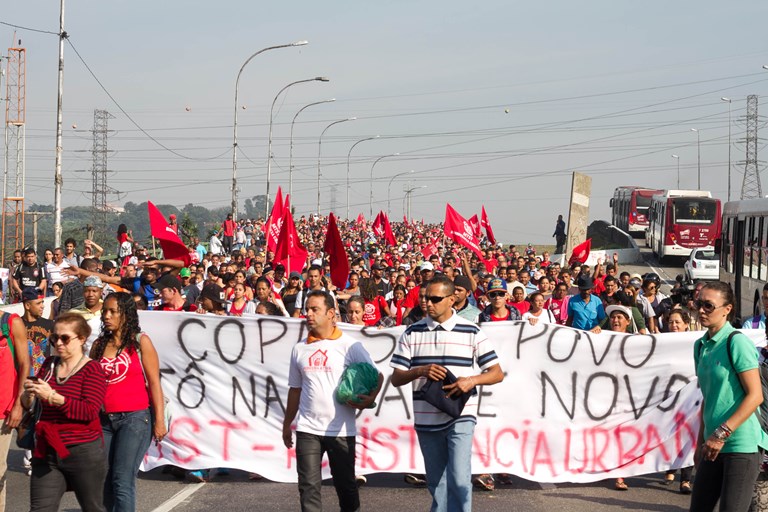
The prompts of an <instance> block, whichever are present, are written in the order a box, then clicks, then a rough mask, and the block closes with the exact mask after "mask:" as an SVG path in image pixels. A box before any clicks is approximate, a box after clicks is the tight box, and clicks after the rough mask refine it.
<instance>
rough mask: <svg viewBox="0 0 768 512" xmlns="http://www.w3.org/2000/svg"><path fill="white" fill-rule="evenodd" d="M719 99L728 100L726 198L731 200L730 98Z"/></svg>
mask: <svg viewBox="0 0 768 512" xmlns="http://www.w3.org/2000/svg"><path fill="white" fill-rule="evenodd" d="M720 100H721V101H726V102H728V200H729V201H730V200H731V98H726V97H725V96H723V97H722V98H720Z"/></svg>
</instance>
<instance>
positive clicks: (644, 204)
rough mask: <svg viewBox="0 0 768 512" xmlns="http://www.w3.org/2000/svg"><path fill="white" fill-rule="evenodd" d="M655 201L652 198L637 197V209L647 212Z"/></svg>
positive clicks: (637, 195)
mask: <svg viewBox="0 0 768 512" xmlns="http://www.w3.org/2000/svg"><path fill="white" fill-rule="evenodd" d="M652 200H653V197H651V196H643V195H640V194H636V195H635V207H636V208H637V209H638V210H647V209H648V208H649V207H650V206H651V201H652Z"/></svg>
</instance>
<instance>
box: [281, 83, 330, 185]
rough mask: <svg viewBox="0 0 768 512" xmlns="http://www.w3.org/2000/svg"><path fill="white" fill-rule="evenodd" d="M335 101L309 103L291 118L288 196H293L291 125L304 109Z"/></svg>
mask: <svg viewBox="0 0 768 512" xmlns="http://www.w3.org/2000/svg"><path fill="white" fill-rule="evenodd" d="M334 101H336V98H331V99H329V100H323V101H316V102H314V103H310V104H309V105H304V106H303V107H301V108H300V109H299V111H298V112H296V115H295V116H293V121H291V149H290V156H289V157H288V195H289V196H290V195H292V194H293V125H294V123H295V122H296V118H297V117H299V114H301V113H302V112H303V111H304V110H305V109H307V108H309V107H311V106H313V105H322V104H323V103H331V102H334Z"/></svg>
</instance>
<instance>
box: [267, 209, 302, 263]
mask: <svg viewBox="0 0 768 512" xmlns="http://www.w3.org/2000/svg"><path fill="white" fill-rule="evenodd" d="M306 260H307V250H306V249H305V248H304V246H303V245H301V240H300V239H299V233H298V232H297V231H296V226H295V225H294V223H293V215H291V212H290V210H286V209H284V210H283V218H282V229H280V234H279V236H278V237H277V245H276V247H275V261H276V262H277V263H282V264H283V265H284V266H285V269H286V270H287V271H288V272H289V273H290V272H301V271H302V269H303V268H304V262H305V261H306Z"/></svg>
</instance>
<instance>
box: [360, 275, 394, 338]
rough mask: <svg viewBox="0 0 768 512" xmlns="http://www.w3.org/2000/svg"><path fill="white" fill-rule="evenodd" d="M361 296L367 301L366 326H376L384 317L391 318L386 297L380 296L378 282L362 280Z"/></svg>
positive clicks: (364, 319) (364, 314)
mask: <svg viewBox="0 0 768 512" xmlns="http://www.w3.org/2000/svg"><path fill="white" fill-rule="evenodd" d="M360 295H361V296H362V297H363V300H365V312H364V313H363V322H365V325H367V326H369V327H370V326H372V325H376V324H378V323H379V321H381V319H382V317H389V316H390V314H389V306H387V301H386V300H384V297H382V296H381V295H379V292H378V288H377V287H376V281H374V280H373V279H372V278H367V279H361V280H360Z"/></svg>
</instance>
